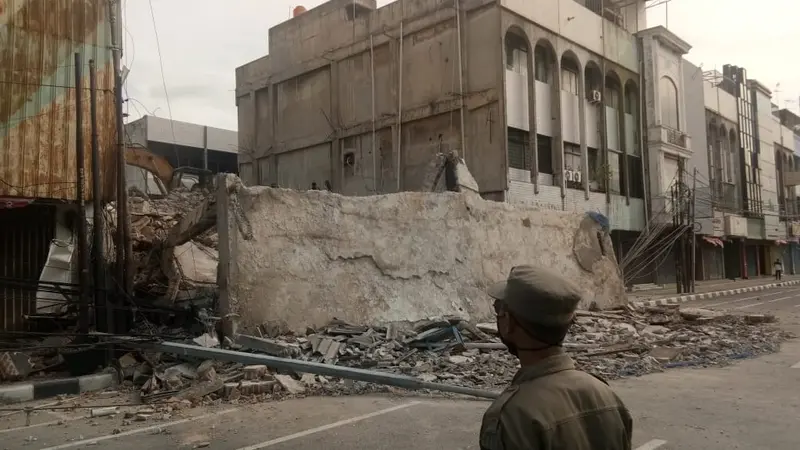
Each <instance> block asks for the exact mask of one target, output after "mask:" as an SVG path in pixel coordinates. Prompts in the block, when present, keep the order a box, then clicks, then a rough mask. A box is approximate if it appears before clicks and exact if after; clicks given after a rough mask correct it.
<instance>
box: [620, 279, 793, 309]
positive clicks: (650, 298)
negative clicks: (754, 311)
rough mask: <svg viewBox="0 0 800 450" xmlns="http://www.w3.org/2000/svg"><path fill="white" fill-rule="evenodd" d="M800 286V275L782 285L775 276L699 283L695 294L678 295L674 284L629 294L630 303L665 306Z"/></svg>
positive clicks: (783, 280) (785, 280)
mask: <svg viewBox="0 0 800 450" xmlns="http://www.w3.org/2000/svg"><path fill="white" fill-rule="evenodd" d="M795 284H800V275H784V276H783V279H782V280H781V282H780V283H778V282H776V281H775V278H774V277H773V276H764V277H758V278H751V279H748V280H742V279H737V280H735V281H733V280H710V281H698V282H697V285H696V287H695V292H694V293H691V294H689V293H686V294H678V293H677V289H676V287H675V285H674V284H669V285H665V287H664V288H663V289H654V290H650V291H640V292H635V293H631V294H628V301H629V302H631V303H639V304H646V305H665V304H674V303H683V302H689V301H692V300H702V299H706V298H715V297H723V296H725V295H735V294H741V293H743V292H754V291H760V290H764V289H769V288H772V287H776V286H779V285H780V286H791V285H795Z"/></svg>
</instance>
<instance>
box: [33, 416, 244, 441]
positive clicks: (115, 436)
mask: <svg viewBox="0 0 800 450" xmlns="http://www.w3.org/2000/svg"><path fill="white" fill-rule="evenodd" d="M234 411H238V410H237V409H236V408H233V409H226V410H224V411H220V412H213V413H209V414H203V415H202V416H197V417H189V418H187V419H181V420H173V421H172V422H167V423H162V424H158V425H152V426H149V427H143V428H137V429H135V430H128V431H123V432H122V433H119V434H108V435H105V436H100V437H96V438H92V439H83V440H81V441H73V442H67V443H66V444H61V445H56V446H55V447H47V448H43V449H42V450H60V449H62V448H71V447H82V446H86V445H95V444H96V443H98V442H103V441H107V440H109V439H118V438H121V437H125V436H130V435H133V434H139V433H147V432H148V431H155V430H160V429H162V428H169V427H174V426H175V425H180V424H182V423H186V422H194V421H197V420H203V419H208V418H209V417H214V416H221V415H223V414H230V413H232V412H234Z"/></svg>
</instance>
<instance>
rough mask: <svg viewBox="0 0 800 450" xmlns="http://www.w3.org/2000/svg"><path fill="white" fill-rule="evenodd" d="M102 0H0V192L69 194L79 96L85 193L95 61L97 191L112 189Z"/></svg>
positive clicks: (110, 84)
mask: <svg viewBox="0 0 800 450" xmlns="http://www.w3.org/2000/svg"><path fill="white" fill-rule="evenodd" d="M109 3H110V2H109V1H108V0H0V196H16V197H29V198H50V199H60V200H76V198H75V197H76V186H75V183H76V180H77V175H76V166H77V164H76V157H75V136H76V129H75V124H76V120H75V95H76V92H79V93H80V95H81V96H82V98H83V99H84V105H86V106H85V107H84V108H83V130H82V132H83V134H84V142H85V143H86V146H87V147H86V151H85V155H86V158H85V162H84V164H85V166H84V167H85V169H86V177H85V180H86V186H85V188H84V192H86V200H89V199H90V198H91V186H92V179H91V178H92V177H91V175H92V173H91V151H90V148H89V143H90V142H91V128H90V127H91V122H90V117H89V106H88V105H89V77H88V75H87V76H85V77H83V83H82V86H80V87H79V89H76V88H75V67H74V54H75V52H79V53H81V54H82V55H83V64H85V65H86V66H85V67H84V70H83V73H84V74H88V73H89V67H88V64H89V60H90V59H94V60H95V63H96V64H97V89H98V92H97V102H98V105H97V120H98V141H99V146H100V155H101V168H102V169H101V173H102V176H103V178H104V179H103V180H102V186H103V192H102V196H103V198H104V199H105V200H110V199H111V198H112V197H113V192H114V177H115V170H114V152H115V149H116V147H115V142H116V128H115V125H114V124H115V108H114V72H113V68H112V55H111V26H110V15H109V8H110V6H109Z"/></svg>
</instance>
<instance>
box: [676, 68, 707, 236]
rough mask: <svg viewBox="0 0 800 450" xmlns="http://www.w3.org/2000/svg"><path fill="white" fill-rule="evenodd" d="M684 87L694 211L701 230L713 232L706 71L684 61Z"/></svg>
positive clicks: (700, 231)
mask: <svg viewBox="0 0 800 450" xmlns="http://www.w3.org/2000/svg"><path fill="white" fill-rule="evenodd" d="M683 87H684V90H685V93H686V94H685V96H686V106H685V110H686V133H688V134H689V135H690V136H691V137H692V147H693V150H694V151H693V152H692V156H691V157H690V158H689V160H688V161H687V164H686V171H687V172H688V173H689V174H693V173H694V171H695V170H697V179H698V180H699V181H698V182H697V199H698V200H697V209H696V211H695V215H696V216H697V217H698V220H697V222H699V223H700V230H699V231H698V232H699V233H701V234H708V235H712V234H713V232H714V225H713V223H712V220H713V216H714V213H713V211H712V205H711V200H712V192H711V186H709V180H710V179H711V178H710V177H709V162H708V158H709V152H708V136H707V133H706V107H705V97H704V81H703V71H702V70H701V69H700V68H699V67H697V66H695V65H694V64H692V63H690V62H689V61H683Z"/></svg>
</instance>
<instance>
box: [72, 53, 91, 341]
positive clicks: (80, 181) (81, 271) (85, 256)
mask: <svg viewBox="0 0 800 450" xmlns="http://www.w3.org/2000/svg"><path fill="white" fill-rule="evenodd" d="M82 64H83V61H82V58H81V54H80V53H75V128H76V133H75V168H76V170H77V176H76V178H77V183H76V187H75V189H76V199H77V200H78V221H77V222H78V223H77V227H78V277H79V280H80V281H79V284H80V293H81V295H80V298H81V301H80V310H79V311H80V315H79V321H78V324H79V328H80V331H81V333H87V332H88V331H89V289H90V288H89V252H88V250H89V245H88V242H87V238H86V233H87V230H86V201H85V200H84V183H85V182H86V168H85V167H84V166H85V164H86V162H85V157H86V152H85V149H84V148H83V146H84V142H83V73H82V71H83V67H82Z"/></svg>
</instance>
